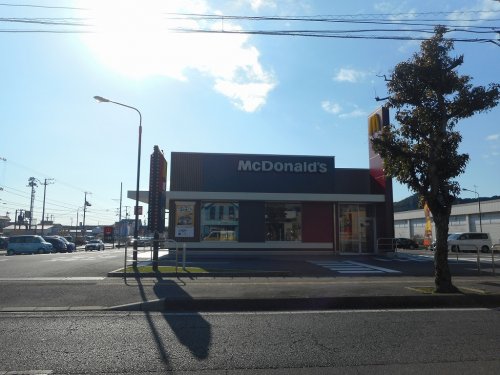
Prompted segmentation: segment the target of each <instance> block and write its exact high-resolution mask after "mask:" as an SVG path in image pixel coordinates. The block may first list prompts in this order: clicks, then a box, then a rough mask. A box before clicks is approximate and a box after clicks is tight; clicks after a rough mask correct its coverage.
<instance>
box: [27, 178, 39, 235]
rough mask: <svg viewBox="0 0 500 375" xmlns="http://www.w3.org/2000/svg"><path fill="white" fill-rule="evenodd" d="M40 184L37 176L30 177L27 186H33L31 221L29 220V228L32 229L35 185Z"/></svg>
mask: <svg viewBox="0 0 500 375" xmlns="http://www.w3.org/2000/svg"><path fill="white" fill-rule="evenodd" d="M37 186H38V185H37V184H36V178H35V177H30V178H29V179H28V185H27V187H31V204H30V217H29V219H30V221H29V230H31V221H32V219H33V205H34V204H35V187H37Z"/></svg>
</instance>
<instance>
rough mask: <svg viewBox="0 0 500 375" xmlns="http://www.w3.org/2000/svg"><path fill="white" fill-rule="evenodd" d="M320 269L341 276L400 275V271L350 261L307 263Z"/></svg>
mask: <svg viewBox="0 0 500 375" xmlns="http://www.w3.org/2000/svg"><path fill="white" fill-rule="evenodd" d="M309 263H312V264H315V265H317V266H320V267H324V268H328V269H329V270H331V271H335V272H338V273H342V274H375V273H376V274H381V273H401V272H400V271H396V270H391V269H389V268H382V267H377V266H372V265H370V264H365V263H359V262H354V261H350V260H345V261H341V262H339V261H309Z"/></svg>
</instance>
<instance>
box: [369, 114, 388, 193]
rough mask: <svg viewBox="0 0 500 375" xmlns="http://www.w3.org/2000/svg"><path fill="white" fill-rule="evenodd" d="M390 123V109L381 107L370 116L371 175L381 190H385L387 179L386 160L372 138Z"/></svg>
mask: <svg viewBox="0 0 500 375" xmlns="http://www.w3.org/2000/svg"><path fill="white" fill-rule="evenodd" d="M387 125H389V110H388V109H387V108H385V107H380V108H379V109H377V110H376V111H375V112H373V113H372V114H371V115H370V116H369V117H368V147H369V154H370V176H371V177H372V180H373V181H374V182H375V184H376V186H379V187H380V188H381V189H380V191H381V192H382V191H385V188H386V183H387V179H386V177H385V174H384V162H383V161H382V158H381V157H380V155H379V154H377V153H376V152H375V150H373V146H372V142H371V139H372V138H377V137H378V136H379V135H380V132H381V131H382V127H384V126H387Z"/></svg>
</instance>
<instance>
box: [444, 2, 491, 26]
mask: <svg viewBox="0 0 500 375" xmlns="http://www.w3.org/2000/svg"><path fill="white" fill-rule="evenodd" d="M470 11H474V12H477V11H480V12H481V13H479V14H480V18H481V19H483V20H487V19H490V18H496V17H497V15H496V12H498V11H500V1H498V0H495V1H493V0H479V1H477V2H476V3H475V4H471V6H470V7H464V8H462V9H460V10H457V11H455V12H453V13H452V14H451V15H449V16H448V19H449V20H452V21H456V22H461V24H462V26H468V25H470V24H471V21H468V20H469V19H470V18H471V16H470V14H469V13H467V12H470Z"/></svg>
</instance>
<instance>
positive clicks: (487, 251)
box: [481, 245, 490, 253]
mask: <svg viewBox="0 0 500 375" xmlns="http://www.w3.org/2000/svg"><path fill="white" fill-rule="evenodd" d="M481 252H482V253H489V252H490V248H489V247H488V246H486V245H485V246H483V247H482V248H481Z"/></svg>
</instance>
